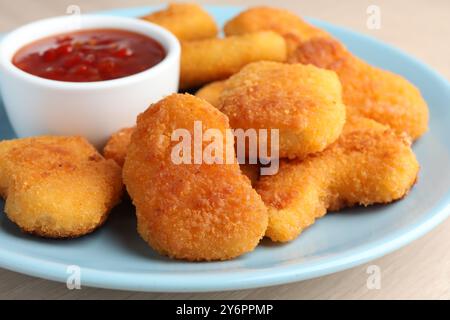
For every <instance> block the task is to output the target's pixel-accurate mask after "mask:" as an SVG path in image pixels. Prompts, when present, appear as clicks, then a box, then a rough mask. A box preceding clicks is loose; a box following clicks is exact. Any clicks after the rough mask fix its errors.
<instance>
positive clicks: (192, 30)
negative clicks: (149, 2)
mask: <svg viewBox="0 0 450 320" xmlns="http://www.w3.org/2000/svg"><path fill="white" fill-rule="evenodd" d="M142 19H144V20H146V21H149V22H153V23H155V24H157V25H160V26H161V27H163V28H166V29H167V30H169V31H170V32H172V33H173V34H174V35H175V37H177V38H178V39H179V40H183V41H186V40H200V39H207V38H214V37H216V36H217V32H218V28H217V25H216V23H215V21H214V19H213V17H211V16H210V15H209V14H208V13H207V12H206V11H205V10H204V9H203V8H202V7H201V6H199V5H197V4H194V3H171V4H169V6H168V7H167V8H166V9H163V10H161V11H157V12H153V13H151V14H149V15H147V16H145V17H142Z"/></svg>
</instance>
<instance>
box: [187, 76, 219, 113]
mask: <svg viewBox="0 0 450 320" xmlns="http://www.w3.org/2000/svg"><path fill="white" fill-rule="evenodd" d="M225 84H226V80H222V81H214V82H211V83H208V84H207V85H205V86H204V87H202V88H201V89H200V90H198V91H197V92H196V93H195V96H196V97H199V98H202V99H205V100H206V101H208V102H209V103H210V104H212V105H213V106H214V107H216V108H219V110H220V95H221V94H222V91H223V90H224V89H225Z"/></svg>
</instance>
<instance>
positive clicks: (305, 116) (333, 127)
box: [219, 61, 346, 158]
mask: <svg viewBox="0 0 450 320" xmlns="http://www.w3.org/2000/svg"><path fill="white" fill-rule="evenodd" d="M219 108H220V109H221V111H222V112H223V113H225V114H226V115H227V116H228V117H229V119H230V125H231V127H232V128H242V129H244V130H246V129H256V130H257V129H268V130H269V129H278V130H279V156H280V157H281V158H285V157H288V158H296V157H298V158H304V157H305V156H306V155H308V154H310V153H314V152H318V151H322V150H323V149H325V147H327V146H328V145H330V144H331V143H333V142H334V141H335V140H336V139H337V138H338V137H339V135H340V134H341V131H342V128H343V126H344V123H345V112H346V110H345V105H344V104H343V103H342V98H341V84H340V82H339V79H338V77H337V76H336V74H335V73H334V72H330V71H328V70H323V69H319V68H316V67H314V66H305V65H302V64H295V65H294V64H292V65H289V64H283V63H277V62H268V61H262V62H255V63H252V64H249V65H247V66H246V67H244V68H243V69H242V70H241V71H240V72H239V73H237V74H236V75H234V76H232V77H231V78H230V79H228V80H227V82H226V86H225V90H224V91H223V92H222V94H221V96H220V107H219ZM268 140H269V141H268V145H271V141H270V139H269V138H268Z"/></svg>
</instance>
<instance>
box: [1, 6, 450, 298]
mask: <svg viewBox="0 0 450 320" xmlns="http://www.w3.org/2000/svg"><path fill="white" fill-rule="evenodd" d="M205 7H206V8H207V9H208V10H211V11H214V10H217V11H220V10H229V11H232V12H238V11H239V10H241V9H242V7H235V6H205ZM150 9H155V6H152V7H137V8H127V9H115V10H109V11H105V12H102V14H114V15H121V16H135V15H136V14H141V13H142V12H145V11H146V10H150ZM308 20H309V21H311V22H312V23H314V24H316V25H318V26H320V27H323V28H325V29H327V30H329V31H331V32H332V33H339V34H347V35H349V36H351V37H352V38H353V39H356V40H357V41H363V42H369V43H371V44H373V45H376V46H381V47H383V50H385V52H386V55H387V56H388V55H389V54H395V55H399V56H401V57H402V58H403V59H405V61H407V62H408V63H409V64H414V65H415V66H416V67H417V69H418V71H419V72H421V73H423V74H427V75H428V76H429V77H432V78H434V79H435V80H436V81H437V82H439V83H440V84H441V85H443V86H444V87H446V88H447V89H448V90H450V83H449V82H448V81H447V79H445V78H444V77H443V76H441V75H440V74H439V73H437V72H436V71H434V70H433V69H431V68H430V67H428V66H427V65H426V64H424V63H423V62H421V61H420V60H418V59H416V58H415V57H412V56H410V55H408V54H406V53H404V52H403V51H401V50H399V49H397V48H394V47H392V46H390V45H387V44H385V43H383V42H381V41H379V40H376V39H374V38H371V37H369V36H366V35H363V34H359V33H355V32H353V31H351V30H348V29H346V28H342V27H338V26H334V25H332V24H329V23H326V22H323V21H320V20H316V19H308ZM449 215H450V192H447V193H446V195H445V197H443V198H442V199H441V200H440V201H439V202H438V204H437V205H435V206H434V207H433V208H432V209H431V210H430V211H429V212H428V214H427V215H425V216H423V217H422V219H419V220H418V221H417V222H416V223H414V224H411V225H409V226H408V227H404V228H402V229H399V230H397V231H396V232H394V233H391V234H390V235H389V236H387V237H384V238H383V239H381V240H378V241H374V242H371V243H368V244H366V245H363V246H355V248H354V249H352V250H348V251H346V252H345V254H341V255H340V256H337V257H335V258H334V259H332V260H330V261H328V262H326V263H321V264H320V265H316V264H313V265H311V266H307V265H299V264H295V263H294V264H290V265H289V264H288V265H281V266H277V267H272V268H265V269H258V270H255V269H253V270H249V269H245V270H242V271H239V272H234V273H233V274H228V273H223V272H222V271H211V272H208V273H207V274H190V275H189V276H185V275H179V274H170V275H161V274H150V273H127V272H110V271H103V270H97V269H90V268H83V285H86V286H92V287H101V288H109V289H121V290H134V291H153V292H205V291H223V290H236V289H249V288H256V287H263V286H272V285H277V284H284V283H290V282H295V281H300V280H305V279H311V278H315V277H319V276H323V275H327V274H331V273H335V272H338V271H342V270H345V269H348V268H351V267H354V266H357V265H360V264H363V263H365V262H368V261H370V260H373V259H376V258H378V257H381V256H383V255H385V254H388V253H390V252H392V251H394V250H396V249H399V248H400V247H402V246H405V245H406V244H408V243H410V242H411V241H413V240H415V239H417V238H419V237H421V236H422V235H424V234H425V233H427V232H428V231H430V230H431V229H433V228H434V227H435V226H437V225H438V224H439V223H441V222H442V221H444V220H445V219H446V218H447V217H448V216H449ZM0 267H2V268H6V269H9V270H12V271H15V272H19V273H24V274H28V275H31V276H36V277H41V278H45V279H49V280H55V281H59V282H65V281H66V278H67V273H66V268H67V265H66V264H62V263H53V262H48V261H46V260H45V259H38V258H32V257H29V256H26V255H22V254H21V253H19V252H13V251H8V250H5V249H2V248H0Z"/></svg>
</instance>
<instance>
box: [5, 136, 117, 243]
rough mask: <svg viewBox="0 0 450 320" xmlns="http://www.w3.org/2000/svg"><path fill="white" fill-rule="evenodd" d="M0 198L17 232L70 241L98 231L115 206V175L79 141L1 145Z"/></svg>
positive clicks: (18, 141)
mask: <svg viewBox="0 0 450 320" xmlns="http://www.w3.org/2000/svg"><path fill="white" fill-rule="evenodd" d="M0 193H1V195H2V196H3V197H4V198H5V200H6V201H5V213H6V215H7V216H8V218H9V219H10V220H11V221H13V222H14V223H16V224H17V225H18V226H19V227H20V228H21V229H22V230H23V231H25V232H27V233H32V234H36V235H39V236H42V237H48V238H74V237H79V236H82V235H85V234H87V233H90V232H92V231H94V230H95V229H96V228H98V227H99V226H100V225H102V224H103V222H104V221H105V220H106V218H107V216H108V213H109V211H110V210H111V209H112V208H113V207H114V206H115V205H116V204H117V203H118V202H119V201H120V197H121V194H122V179H121V170H120V167H119V166H118V165H117V164H116V163H115V162H114V161H112V160H105V159H104V158H103V157H102V156H101V155H100V154H99V153H98V152H97V151H96V150H95V149H94V147H93V146H91V145H90V144H89V143H88V142H87V141H86V140H85V139H84V138H81V137H51V136H42V137H35V138H24V139H16V140H8V141H2V142H0Z"/></svg>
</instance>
